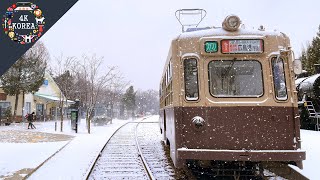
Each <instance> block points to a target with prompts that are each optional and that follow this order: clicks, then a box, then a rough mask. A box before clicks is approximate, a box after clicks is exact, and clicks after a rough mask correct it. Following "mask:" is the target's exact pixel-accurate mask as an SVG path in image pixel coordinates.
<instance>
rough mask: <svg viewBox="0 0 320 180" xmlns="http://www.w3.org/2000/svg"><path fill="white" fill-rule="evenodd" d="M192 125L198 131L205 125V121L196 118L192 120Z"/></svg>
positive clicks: (198, 117)
mask: <svg viewBox="0 0 320 180" xmlns="http://www.w3.org/2000/svg"><path fill="white" fill-rule="evenodd" d="M192 124H193V125H194V127H195V128H196V129H197V130H200V129H202V128H203V127H204V125H205V120H204V119H203V118H202V117H200V116H195V117H193V118H192Z"/></svg>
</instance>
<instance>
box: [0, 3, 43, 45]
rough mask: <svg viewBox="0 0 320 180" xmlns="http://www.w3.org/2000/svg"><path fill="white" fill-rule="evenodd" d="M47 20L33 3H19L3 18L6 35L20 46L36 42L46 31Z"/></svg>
mask: <svg viewBox="0 0 320 180" xmlns="http://www.w3.org/2000/svg"><path fill="white" fill-rule="evenodd" d="M44 25H45V18H44V15H43V13H42V11H41V9H40V8H39V7H38V6H37V5H36V4H33V3H31V2H17V3H16V4H13V5H12V6H10V7H9V8H8V9H7V11H6V13H5V15H3V18H2V27H3V29H4V33H5V34H6V35H7V36H9V38H10V39H11V40H12V41H15V42H17V43H19V44H28V43H33V42H35V41H36V40H37V39H38V38H40V37H41V35H42V33H43V31H44Z"/></svg>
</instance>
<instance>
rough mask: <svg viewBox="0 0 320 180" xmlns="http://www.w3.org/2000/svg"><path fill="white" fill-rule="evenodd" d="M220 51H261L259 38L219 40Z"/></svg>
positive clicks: (245, 52) (243, 52)
mask: <svg viewBox="0 0 320 180" xmlns="http://www.w3.org/2000/svg"><path fill="white" fill-rule="evenodd" d="M221 48H222V49H221V51H222V53H224V54H249V53H263V41H262V40H261V39H232V40H230V39H228V40H222V41H221Z"/></svg>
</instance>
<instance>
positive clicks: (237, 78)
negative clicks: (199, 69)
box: [209, 59, 263, 97]
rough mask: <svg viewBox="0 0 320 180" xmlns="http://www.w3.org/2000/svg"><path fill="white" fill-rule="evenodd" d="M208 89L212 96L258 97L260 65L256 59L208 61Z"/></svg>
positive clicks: (259, 92)
mask: <svg viewBox="0 0 320 180" xmlns="http://www.w3.org/2000/svg"><path fill="white" fill-rule="evenodd" d="M209 89H210V93H211V95H213V96H214V97H260V96H262V95H263V78H262V67H261V64H260V62H258V61H256V60H236V59H234V60H219V61H211V62H210V63H209Z"/></svg>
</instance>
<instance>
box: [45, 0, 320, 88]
mask: <svg viewBox="0 0 320 180" xmlns="http://www.w3.org/2000/svg"><path fill="white" fill-rule="evenodd" d="M319 7H320V2H319V1H317V0H303V1H302V0H291V1H290V0H287V1H285V0H282V1H280V0H264V1H257V0H241V1H237V0H233V1H232V0H220V1H215V0H179V1H177V0H156V1H155V0H79V1H78V3H77V4H76V5H75V6H74V7H72V8H71V9H70V10H69V11H68V12H67V13H66V14H65V15H64V16H63V17H62V18H61V19H60V20H59V21H58V22H57V23H56V24H55V25H54V26H53V27H52V28H51V29H50V30H49V31H48V32H47V33H46V34H45V35H44V36H43V37H42V38H41V40H42V41H43V42H44V43H45V44H46V46H47V48H48V50H49V52H50V54H51V57H54V56H60V54H61V53H63V54H64V56H77V57H81V55H82V54H88V55H90V54H94V53H95V54H96V55H98V56H104V58H105V62H104V66H108V65H109V66H118V67H119V69H120V71H121V72H122V73H123V75H124V76H125V78H126V79H127V80H130V81H131V82H132V85H134V87H135V89H142V90H147V89H155V90H158V87H159V81H160V77H161V73H162V70H163V65H164V62H165V60H166V57H167V53H168V49H169V45H170V42H171V40H172V38H174V37H176V36H177V35H178V34H179V33H180V32H181V26H180V24H179V23H178V21H177V20H176V18H175V16H174V12H175V11H176V10H177V9H182V8H203V9H205V10H206V11H207V13H208V14H207V17H206V18H205V20H204V21H203V22H202V23H201V24H200V26H221V22H222V21H223V19H224V18H225V17H226V16H227V15H229V14H236V15H238V16H239V17H240V19H241V20H242V23H243V24H245V27H246V28H247V29H250V28H251V29H252V28H255V29H257V28H258V27H259V26H260V25H264V26H265V28H266V30H275V29H276V30H278V31H281V32H284V33H286V34H287V35H288V36H289V37H290V39H291V45H292V47H293V48H294V50H295V52H296V56H297V55H299V54H300V52H301V48H302V46H303V45H305V44H306V42H307V41H311V40H312V38H313V37H314V36H315V35H316V33H317V31H318V26H319V24H320V12H319ZM44 13H45V12H44Z"/></svg>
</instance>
